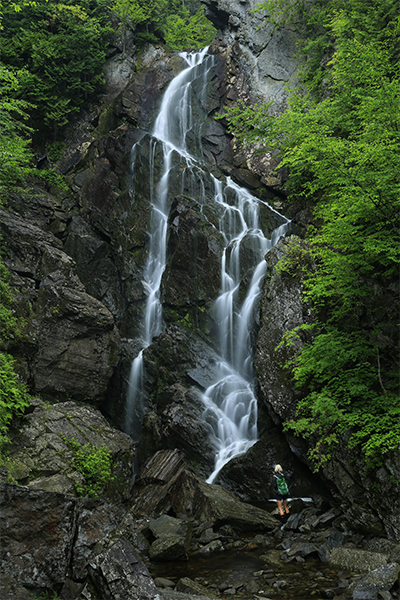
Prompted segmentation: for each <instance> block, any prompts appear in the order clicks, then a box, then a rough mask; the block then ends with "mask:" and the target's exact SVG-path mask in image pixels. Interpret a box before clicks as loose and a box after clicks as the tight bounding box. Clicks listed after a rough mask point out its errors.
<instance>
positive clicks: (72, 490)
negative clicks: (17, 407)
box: [5, 399, 135, 500]
mask: <svg viewBox="0 0 400 600" xmlns="http://www.w3.org/2000/svg"><path fill="white" fill-rule="evenodd" d="M29 410H30V411H31V412H29V413H28V414H27V415H25V417H24V418H23V419H22V421H21V424H20V427H19V429H18V431H13V433H12V435H11V441H12V444H11V446H10V449H9V452H8V456H7V459H6V461H5V465H6V466H7V468H8V476H9V477H10V478H11V479H12V480H13V481H15V482H18V483H19V484H21V485H27V486H28V487H30V488H32V489H43V490H48V491H54V492H60V493H63V494H76V488H77V487H84V488H85V486H88V485H90V483H91V482H90V480H89V475H88V474H87V473H85V472H84V471H82V465H81V466H79V463H78V461H77V454H76V447H78V448H80V449H82V448H84V447H86V448H87V451H88V453H89V454H93V453H94V452H95V451H96V450H98V449H100V448H106V449H107V451H108V453H109V457H110V481H108V482H106V484H105V486H104V487H103V489H102V490H101V493H102V494H105V495H107V496H109V497H113V498H117V499H118V500H126V499H128V498H129V494H130V490H131V487H132V475H133V462H134V456H135V451H134V444H133V441H132V439H131V438H130V437H129V436H127V435H125V434H124V433H122V432H120V431H118V430H116V429H114V428H113V427H111V426H110V425H109V424H108V422H107V421H106V419H105V418H104V417H103V416H102V414H101V413H100V412H99V411H98V410H97V409H95V408H94V407H92V406H83V405H78V404H76V403H74V402H71V401H70V402H62V403H59V404H55V405H51V404H46V403H45V402H43V401H41V400H38V399H35V400H33V401H32V404H31V407H30V409H29ZM71 442H74V443H75V449H74V448H73V447H72V446H71ZM85 477H86V478H85ZM92 483H93V481H92Z"/></svg>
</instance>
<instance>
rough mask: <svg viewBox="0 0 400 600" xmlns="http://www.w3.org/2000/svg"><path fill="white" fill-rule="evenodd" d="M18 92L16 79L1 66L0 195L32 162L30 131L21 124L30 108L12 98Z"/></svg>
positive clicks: (18, 179)
mask: <svg viewBox="0 0 400 600" xmlns="http://www.w3.org/2000/svg"><path fill="white" fill-rule="evenodd" d="M18 88H19V80H18V76H17V75H15V74H14V73H13V72H12V71H10V70H9V69H7V68H6V67H5V66H4V65H3V64H2V63H1V62H0V193H1V192H2V191H3V190H4V189H5V188H9V187H11V186H14V185H16V184H18V183H21V182H22V181H23V179H24V170H25V168H26V167H27V166H28V164H29V162H30V160H31V152H30V150H29V144H30V132H31V129H30V128H29V127H27V126H26V125H25V123H24V121H25V120H26V119H27V118H28V114H27V112H26V111H27V110H28V109H29V107H30V105H29V104H28V103H27V102H25V101H24V100H16V99H14V98H12V95H13V93H15V92H16V91H17V90H18Z"/></svg>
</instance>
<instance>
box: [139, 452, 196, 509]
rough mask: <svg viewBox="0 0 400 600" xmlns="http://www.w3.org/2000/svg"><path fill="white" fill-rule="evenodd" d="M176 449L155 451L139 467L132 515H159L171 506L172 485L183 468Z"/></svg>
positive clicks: (181, 459) (179, 454)
mask: <svg viewBox="0 0 400 600" xmlns="http://www.w3.org/2000/svg"><path fill="white" fill-rule="evenodd" d="M185 467H186V465H185V461H184V459H183V457H182V455H181V453H180V452H179V451H178V450H160V451H159V452H156V453H155V454H154V455H153V456H152V457H151V458H150V459H149V460H148V461H147V462H146V463H145V464H144V465H143V467H142V468H141V469H140V471H139V473H138V476H137V478H136V481H135V486H134V488H133V490H132V491H133V495H134V503H133V506H132V509H131V510H132V513H133V514H134V515H144V514H145V515H146V516H152V515H160V514H162V513H166V512H168V510H169V509H170V508H171V493H172V489H173V486H174V484H175V482H176V480H177V478H178V477H179V476H180V474H181V473H182V472H183V470H184V469H185Z"/></svg>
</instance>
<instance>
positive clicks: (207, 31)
mask: <svg viewBox="0 0 400 600" xmlns="http://www.w3.org/2000/svg"><path fill="white" fill-rule="evenodd" d="M216 32H217V31H216V29H215V28H214V27H213V26H212V25H211V23H210V21H208V19H206V17H205V16H204V8H203V7H201V8H199V10H198V11H197V12H196V14H194V15H193V16H189V12H188V11H185V12H184V13H183V15H182V16H180V15H170V16H169V17H168V19H167V28H166V32H165V41H166V43H167V44H168V46H169V47H170V48H172V50H178V51H179V50H189V49H198V48H202V47H204V46H207V45H209V44H210V43H211V42H212V40H213V38H214V36H215V34H216Z"/></svg>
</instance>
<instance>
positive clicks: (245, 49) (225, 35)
mask: <svg viewBox="0 0 400 600" xmlns="http://www.w3.org/2000/svg"><path fill="white" fill-rule="evenodd" d="M202 3H203V4H204V5H205V6H206V15H207V17H208V18H209V19H210V21H211V22H212V23H213V24H214V26H215V27H216V28H217V29H219V34H218V36H217V41H216V42H214V43H216V44H221V46H225V47H228V46H231V45H233V44H234V43H235V42H238V43H239V44H240V46H241V48H242V63H243V66H244V65H246V68H247V70H248V71H251V73H252V77H251V88H252V93H253V94H254V95H255V96H256V97H260V98H262V100H263V101H264V102H266V101H267V102H268V101H270V100H273V101H274V104H275V108H274V110H275V111H277V110H280V109H281V108H282V106H284V105H285V95H286V94H285V89H284V88H285V85H286V84H287V83H288V82H289V81H291V80H293V78H294V77H295V74H296V70H297V69H298V67H299V60H298V59H296V58H295V55H296V51H297V49H296V41H297V40H298V33H296V31H295V28H294V27H293V29H291V28H290V27H288V26H285V27H281V28H280V29H279V32H277V31H276V28H274V26H273V25H272V24H271V23H269V22H268V21H267V19H266V18H265V17H266V15H267V13H266V11H262V12H258V13H254V12H253V11H254V10H255V9H256V8H257V7H258V5H259V4H260V3H259V1H258V0H202Z"/></svg>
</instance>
